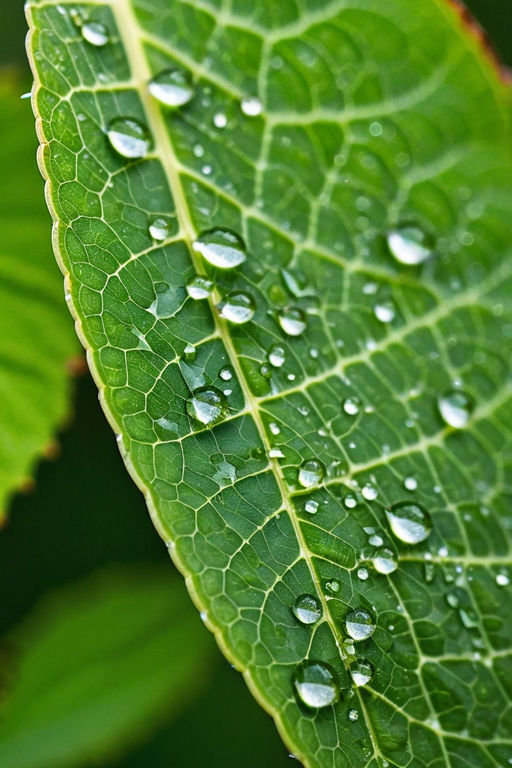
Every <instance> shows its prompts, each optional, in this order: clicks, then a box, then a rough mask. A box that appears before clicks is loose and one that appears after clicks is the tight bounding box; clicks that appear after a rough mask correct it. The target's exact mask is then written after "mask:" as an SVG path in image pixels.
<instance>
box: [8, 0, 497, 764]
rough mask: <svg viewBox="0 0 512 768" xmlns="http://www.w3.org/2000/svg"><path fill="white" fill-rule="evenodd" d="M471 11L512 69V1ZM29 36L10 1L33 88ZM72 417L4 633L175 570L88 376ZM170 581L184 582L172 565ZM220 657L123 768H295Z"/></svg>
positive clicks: (12, 576)
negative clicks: (67, 596) (117, 575)
mask: <svg viewBox="0 0 512 768" xmlns="http://www.w3.org/2000/svg"><path fill="white" fill-rule="evenodd" d="M256 2H257V0H256ZM468 6H469V7H470V8H471V10H472V11H473V13H474V14H475V15H476V16H477V17H478V19H479V20H480V21H481V22H482V24H483V26H484V27H485V28H486V29H487V31H488V32H489V34H490V36H491V38H492V40H493V41H494V44H495V47H496V49H497V51H498V52H499V54H500V56H501V58H502V60H503V61H504V62H506V63H508V64H512V47H511V40H510V30H511V29H512V2H510V0H471V2H469V3H468ZM411 12H414V3H413V2H411ZM24 36H25V21H24V16H23V3H22V2H21V0H4V1H3V7H2V24H1V26H0V66H7V67H10V66H15V67H17V68H20V67H21V68H23V69H24V70H25V72H26V73H27V74H26V76H27V82H28V71H27V69H26V63H25V54H24ZM28 87H29V86H28ZM34 141H35V140H34ZM27 151H31V148H27ZM73 411H74V417H73V420H72V425H71V426H70V427H69V428H67V429H66V430H64V431H63V432H62V434H61V435H60V438H59V442H60V456H59V458H58V459H57V460H54V461H52V462H43V463H42V464H41V466H40V467H39V470H38V472H37V476H36V482H35V491H34V492H32V493H31V494H29V495H19V496H18V497H17V498H16V499H15V500H14V502H13V504H12V508H11V515H10V518H11V519H10V523H9V525H8V526H7V528H6V530H4V531H3V532H2V533H1V534H0V563H1V569H0V594H1V595H2V613H1V615H0V633H3V632H4V631H5V630H8V629H9V628H11V627H12V626H14V625H15V624H16V623H17V622H18V621H19V620H20V619H21V618H22V617H23V616H24V615H25V614H26V613H27V612H28V611H30V609H31V608H32V607H33V605H34V604H35V603H36V602H37V601H38V599H39V598H40V597H41V595H42V594H43V593H44V592H46V591H47V590H48V589H50V588H51V587H54V586H57V585H60V584H63V583H66V582H70V581H74V580H77V579H79V578H80V577H82V576H84V575H86V574H87V573H89V572H90V571H91V570H93V569H95V568H96V567H98V566H101V565H104V564H106V563H123V562H133V561H138V562H168V556H167V552H166V549H165V547H164V546H163V544H162V543H161V541H160V539H159V538H158V536H157V535H156V533H155V532H154V531H153V529H152V526H151V523H150V521H149V517H148V515H147V512H146V509H145V505H144V502H143V500H142V496H141V495H140V494H139V492H138V491H137V490H136V488H135V487H134V485H133V484H132V482H131V480H130V479H129V477H128V475H127V473H126V471H125V469H124V467H123V465H122V462H121V459H120V456H119V454H118V451H117V447H116V443H115V440H114V437H113V434H112V433H111V431H110V429H109V427H108V426H107V424H106V421H105V419H104V417H103V415H102V413H101V412H100V409H99V406H98V402H97V395H96V389H95V387H94V385H93V384H92V382H91V380H90V378H89V377H87V376H83V377H81V378H79V379H77V382H76V394H75V400H74V406H73ZM169 578H180V577H179V575H178V574H177V573H176V572H175V571H174V570H173V568H172V566H171V564H170V562H169ZM205 631H206V630H205ZM212 643H213V640H212ZM216 659H217V661H216V664H215V666H214V669H213V670H212V674H211V676H210V677H209V678H208V679H206V680H205V681H204V687H203V692H202V696H201V698H200V699H199V700H196V703H195V704H194V705H192V707H191V708H189V710H188V711H187V712H185V713H184V714H183V715H182V716H181V717H180V718H179V719H178V720H177V721H175V722H173V723H171V724H170V725H169V726H168V727H163V728H162V727H161V728H160V730H159V731H158V732H157V734H156V735H154V737H153V738H152V740H151V741H150V742H149V743H146V744H143V745H141V746H140V747H139V748H138V749H136V750H134V751H132V752H131V753H130V754H129V755H127V756H124V757H123V758H122V759H120V760H118V761H117V762H116V763H115V766H114V768H141V767H142V766H144V768H164V767H165V768H167V766H169V767H170V766H172V767H173V768H199V766H223V767H224V768H229V767H230V766H237V768H238V766H240V765H243V766H244V768H252V766H255V767H256V766H258V768H261V767H262V766H264V767H265V768H266V767H267V766H268V767H269V768H280V766H285V765H286V766H289V765H290V760H289V758H288V756H287V753H286V751H285V749H284V748H283V746H282V745H281V743H280V740H279V738H278V736H277V734H276V732H275V729H274V727H273V725H272V723H271V721H270V719H269V718H267V717H266V715H265V714H264V713H263V712H262V711H261V710H260V709H259V707H258V706H257V705H256V704H255V703H254V702H253V700H252V698H251V696H250V695H249V693H248V692H247V690H246V689H245V685H244V683H243V681H242V679H241V678H240V676H239V675H238V674H237V673H236V672H234V671H232V670H231V669H230V667H229V665H228V664H227V663H226V662H225V661H224V660H223V658H222V657H221V655H220V653H217V654H216ZM111 765H113V764H112V763H111Z"/></svg>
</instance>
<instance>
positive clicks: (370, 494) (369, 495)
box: [361, 483, 379, 501]
mask: <svg viewBox="0 0 512 768" xmlns="http://www.w3.org/2000/svg"><path fill="white" fill-rule="evenodd" d="M361 494H362V496H363V499H366V501H375V499H376V498H377V496H378V495H379V492H378V491H377V488H376V487H375V486H374V485H373V483H365V485H363V487H362V488H361Z"/></svg>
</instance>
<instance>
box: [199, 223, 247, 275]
mask: <svg viewBox="0 0 512 768" xmlns="http://www.w3.org/2000/svg"><path fill="white" fill-rule="evenodd" d="M192 247H193V249H194V251H196V253H200V254H201V256H203V258H205V259H206V261H208V262H209V263H210V264H212V265H213V266H214V267H219V268H220V269H233V267H237V266H238V265H239V264H242V262H244V261H245V259H246V250H245V244H244V241H243V240H242V238H241V237H240V236H239V235H236V234H235V233H234V232H230V231H229V230H228V229H220V228H217V229H211V230H209V231H207V232H203V233H202V234H201V235H200V236H199V237H198V238H197V240H195V241H194V243H193V246H192Z"/></svg>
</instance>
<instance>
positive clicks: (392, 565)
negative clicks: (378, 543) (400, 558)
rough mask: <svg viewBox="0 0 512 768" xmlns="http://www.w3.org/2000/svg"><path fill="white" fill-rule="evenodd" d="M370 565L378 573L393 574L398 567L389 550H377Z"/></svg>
mask: <svg viewBox="0 0 512 768" xmlns="http://www.w3.org/2000/svg"><path fill="white" fill-rule="evenodd" d="M372 565H373V567H374V568H375V570H376V571H377V572H378V573H393V571H396V569H397V567H398V564H397V562H396V560H395V555H394V553H393V552H392V551H391V549H379V550H378V552H377V553H376V554H375V555H374V556H373V557H372Z"/></svg>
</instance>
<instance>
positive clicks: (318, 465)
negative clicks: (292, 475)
mask: <svg viewBox="0 0 512 768" xmlns="http://www.w3.org/2000/svg"><path fill="white" fill-rule="evenodd" d="M324 477H325V467H324V465H323V464H322V462H321V461H318V460H317V459H308V460H307V461H304V462H303V463H302V464H301V466H300V467H299V473H298V478H297V479H298V481H299V485H302V487H303V488H314V487H315V486H316V485H320V483H321V482H322V480H323V479H324Z"/></svg>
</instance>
